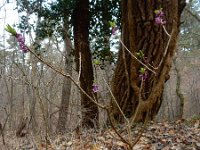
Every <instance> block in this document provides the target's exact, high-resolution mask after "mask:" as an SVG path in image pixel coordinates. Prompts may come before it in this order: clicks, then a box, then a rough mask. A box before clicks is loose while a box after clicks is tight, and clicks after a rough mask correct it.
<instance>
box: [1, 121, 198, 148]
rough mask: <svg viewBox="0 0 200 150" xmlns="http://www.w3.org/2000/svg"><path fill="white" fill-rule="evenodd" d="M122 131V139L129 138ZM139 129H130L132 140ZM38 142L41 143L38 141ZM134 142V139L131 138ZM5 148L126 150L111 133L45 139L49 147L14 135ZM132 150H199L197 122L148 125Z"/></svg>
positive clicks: (7, 137) (34, 138)
mask: <svg viewBox="0 0 200 150" xmlns="http://www.w3.org/2000/svg"><path fill="white" fill-rule="evenodd" d="M122 128H123V127H120V129H121V131H122V132H121V135H122V136H123V137H125V138H128V134H127V132H125V130H124V131H123V130H122ZM139 128H140V127H136V128H134V129H132V131H131V134H132V135H133V137H134V136H135V135H136V134H137V133H139ZM38 139H40V140H38ZM133 139H134V138H133ZM5 142H6V146H4V145H3V143H2V139H0V150H6V149H8V150H45V149H48V150H127V147H128V146H127V144H125V143H123V142H122V141H121V140H119V138H118V136H117V135H116V133H115V132H114V130H113V129H104V130H98V131H94V130H87V131H84V132H82V133H81V134H80V133H78V134H77V132H75V133H70V134H69V133H68V134H65V135H62V136H61V135H54V136H51V138H50V137H49V138H48V144H46V142H44V140H41V137H39V136H33V134H30V133H29V134H26V135H25V136H24V137H21V138H19V137H18V138H17V137H16V136H15V135H14V133H12V132H8V133H6V135H5ZM133 150H200V120H195V121H193V122H192V121H190V122H188V121H181V120H178V121H175V122H171V123H169V122H162V123H153V122H151V123H149V124H148V125H147V127H146V128H145V130H144V132H143V133H142V135H141V137H140V139H139V141H138V142H137V144H136V145H135V146H134V148H133Z"/></svg>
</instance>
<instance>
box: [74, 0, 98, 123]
mask: <svg viewBox="0 0 200 150" xmlns="http://www.w3.org/2000/svg"><path fill="white" fill-rule="evenodd" d="M74 44H75V61H76V64H77V68H76V69H77V71H81V73H80V86H81V87H82V88H83V89H84V90H85V91H86V92H87V93H88V94H89V95H90V96H92V84H93V80H94V76H93V67H92V60H91V53H90V47H89V0H77V1H76V6H75V9H74ZM79 59H81V61H80V60H79ZM80 62H81V64H80ZM80 65H81V67H80V68H81V69H79V66H80ZM81 105H82V108H83V111H82V113H83V114H82V115H83V117H82V119H83V122H82V124H83V125H84V126H87V127H94V123H95V122H96V121H97V119H98V108H97V106H96V105H95V104H94V103H92V102H91V101H90V100H89V99H88V97H87V96H85V95H84V94H81Z"/></svg>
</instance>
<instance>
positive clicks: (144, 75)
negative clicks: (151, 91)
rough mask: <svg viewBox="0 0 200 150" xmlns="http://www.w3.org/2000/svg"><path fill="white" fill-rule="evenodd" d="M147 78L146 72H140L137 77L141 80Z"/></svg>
mask: <svg viewBox="0 0 200 150" xmlns="http://www.w3.org/2000/svg"><path fill="white" fill-rule="evenodd" d="M147 78H148V73H147V72H145V73H143V74H142V73H141V74H139V79H140V80H142V81H146V79H147Z"/></svg>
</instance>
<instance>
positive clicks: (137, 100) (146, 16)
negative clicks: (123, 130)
mask: <svg viewBox="0 0 200 150" xmlns="http://www.w3.org/2000/svg"><path fill="white" fill-rule="evenodd" d="M183 2H184V1H183ZM179 4H180V1H178V0H175V1H159V0H149V1H143V0H142V1H141V0H124V1H122V41H123V43H124V44H125V45H126V46H127V48H128V49H129V50H130V52H131V53H132V54H134V55H135V54H136V52H138V51H139V50H142V51H143V53H144V55H145V57H146V58H147V59H148V62H149V63H150V64H151V65H153V66H155V67H157V66H158V65H159V63H160V62H161V60H162V58H163V55H164V52H165V48H166V46H167V42H168V39H169V37H168V36H167V34H166V33H165V32H164V30H163V28H162V27H161V26H159V25H156V24H155V21H154V18H155V13H154V10H156V9H159V8H160V7H162V8H163V12H164V13H165V16H166V21H167V24H166V29H167V31H168V32H169V33H172V34H171V41H170V43H169V46H168V49H167V53H166V55H165V57H164V59H163V63H162V64H161V66H160V67H159V68H158V69H155V70H154V71H155V72H156V76H155V75H154V74H153V73H152V72H151V71H147V72H148V78H147V80H146V81H145V82H144V83H143V84H142V87H140V86H141V80H140V79H139V69H140V68H141V67H143V66H142V65H141V64H140V63H138V62H137V61H136V60H135V59H134V58H133V57H131V55H130V54H129V53H128V52H127V51H126V50H125V49H124V48H123V47H122V48H121V49H120V52H119V59H118V63H117V66H116V70H115V73H114V77H113V82H112V91H113V94H114V95H115V97H116V100H117V102H118V103H119V106H120V107H121V109H122V110H123V111H124V113H125V115H126V116H127V117H129V118H131V119H132V120H136V121H144V119H145V116H146V114H148V116H149V117H150V119H153V118H154V116H155V115H156V114H157V112H158V110H159V108H160V105H161V102H162V100H161V97H162V92H163V88H164V83H165V81H166V80H168V79H169V71H170V68H171V65H172V58H173V56H174V53H175V51H176V43H177V37H178V32H179V24H180V14H181V12H182V10H183V7H184V3H183V4H182V5H183V6H180V5H179ZM180 9H181V10H180ZM172 31H173V32H172ZM112 105H113V109H112V115H113V118H115V119H117V120H118V121H119V120H120V118H121V115H120V113H119V111H118V109H117V107H116V105H115V104H114V103H113V102H112ZM136 110H137V111H136ZM135 113H136V114H135Z"/></svg>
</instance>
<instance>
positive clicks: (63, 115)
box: [57, 24, 72, 133]
mask: <svg viewBox="0 0 200 150" xmlns="http://www.w3.org/2000/svg"><path fill="white" fill-rule="evenodd" d="M64 43H65V73H67V74H70V75H72V60H71V56H70V55H71V51H72V49H71V48H72V44H71V41H70V39H69V37H68V29H67V25H66V24H65V25H64ZM70 95H71V80H70V79H68V78H63V87H62V99H61V104H60V111H59V118H58V125H57V132H59V133H64V131H65V130H66V123H67V116H68V111H69V101H70Z"/></svg>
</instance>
